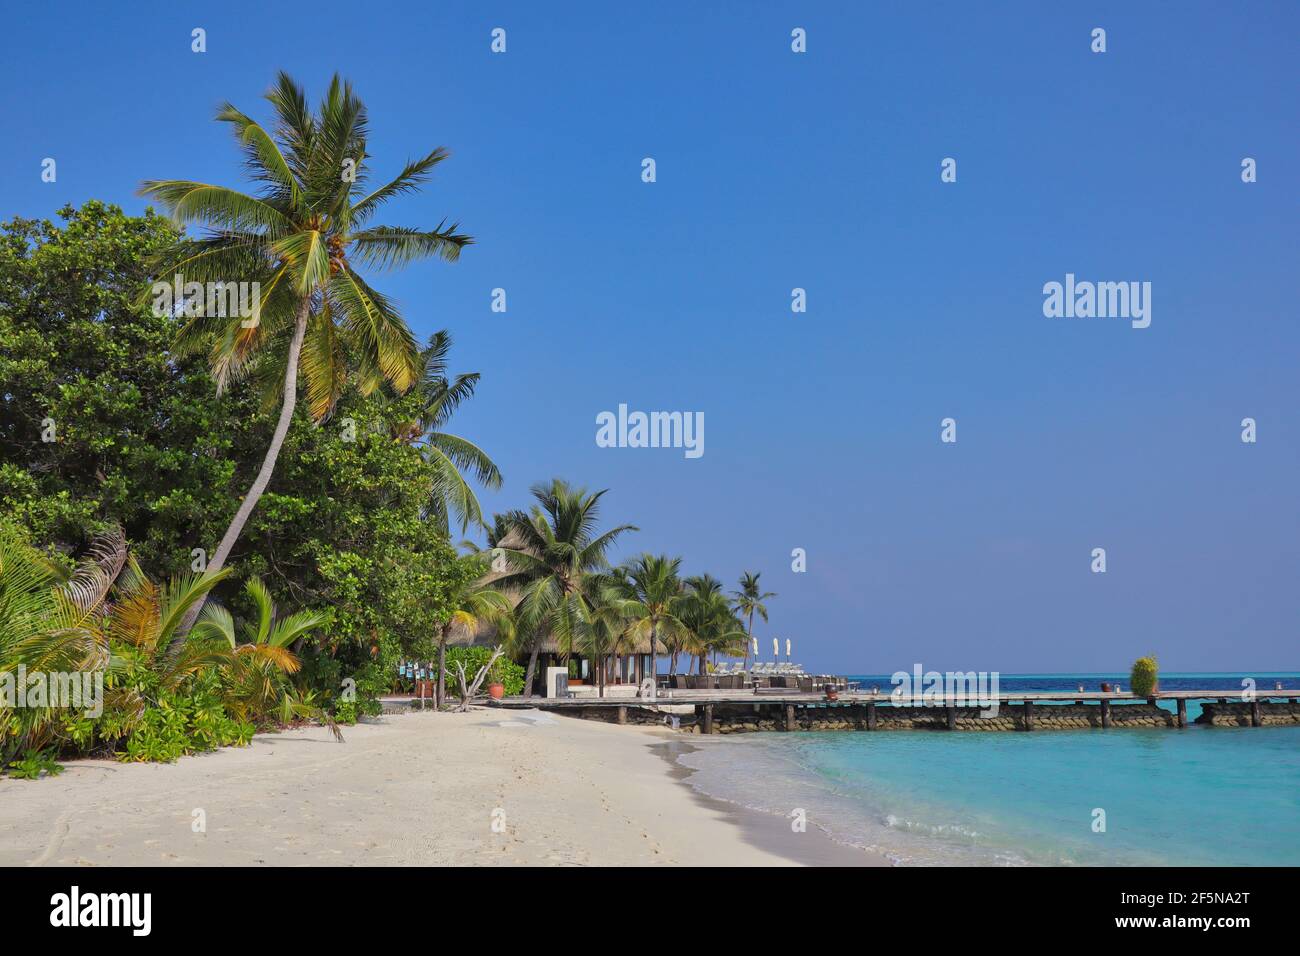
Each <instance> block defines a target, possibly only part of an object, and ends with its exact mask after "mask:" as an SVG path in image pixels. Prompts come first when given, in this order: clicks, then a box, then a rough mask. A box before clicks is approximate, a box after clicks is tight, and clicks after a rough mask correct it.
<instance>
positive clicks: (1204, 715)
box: [1196, 701, 1300, 727]
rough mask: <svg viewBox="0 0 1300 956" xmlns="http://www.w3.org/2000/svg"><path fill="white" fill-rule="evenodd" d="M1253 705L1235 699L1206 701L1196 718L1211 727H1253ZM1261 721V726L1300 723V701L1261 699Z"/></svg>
mask: <svg viewBox="0 0 1300 956" xmlns="http://www.w3.org/2000/svg"><path fill="white" fill-rule="evenodd" d="M1252 706H1253V705H1251V704H1248V703H1245V702H1242V701H1233V702H1231V703H1217V702H1216V703H1209V702H1206V703H1204V704H1202V705H1201V715H1200V716H1199V717H1197V718H1196V722H1197V723H1198V724H1209V725H1210V726H1211V727H1251V726H1254V720H1253V719H1252V716H1251V712H1252ZM1259 723H1260V726H1261V727H1268V726H1278V725H1282V724H1300V702H1297V701H1288V702H1286V703H1270V702H1268V701H1260V702H1259Z"/></svg>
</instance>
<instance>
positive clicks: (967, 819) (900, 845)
mask: <svg viewBox="0 0 1300 956" xmlns="http://www.w3.org/2000/svg"><path fill="white" fill-rule="evenodd" d="M1242 676H1244V675H1239V674H1213V675H1207V674H1196V675H1167V676H1166V675H1161V680H1160V684H1161V688H1162V689H1165V690H1175V689H1180V688H1185V689H1205V688H1214V689H1219V688H1225V689H1226V688H1230V687H1240V686H1241V684H1240V681H1241V679H1242ZM1251 676H1253V677H1254V678H1255V679H1256V681H1257V683H1258V685H1259V687H1261V688H1265V689H1271V688H1273V686H1274V682H1275V681H1278V680H1280V681H1281V682H1282V685H1283V687H1285V688H1288V689H1290V688H1297V687H1300V675H1297V674H1294V673H1288V674H1255V675H1251ZM855 679H858V678H855ZM861 679H862V681H863V686H864V687H871V686H873V684H879V685H880V687H881V690H882V692H883V691H885V690H886V689H887V688H889V686H890V684H889V679H888V677H887V676H886V677H873V676H867V677H864V678H861ZM1101 680H1110V681H1116V680H1118V681H1119V683H1120V684H1121V685H1122V686H1124V689H1126V690H1127V689H1128V688H1127V678H1126V676H1124V675H1017V676H1015V677H1011V676H1003V677H1002V681H1001V684H1002V691H1003V692H1012V693H1014V692H1015V691H1018V690H1019V691H1028V690H1075V689H1077V687H1078V684H1079V683H1081V682H1082V683H1083V684H1084V687H1085V689H1087V690H1095V689H1097V684H1098V683H1099V682H1100V681H1101ZM1198 710H1199V709H1193V708H1190V707H1189V714H1190V715H1192V716H1194V715H1195V713H1196V712H1198ZM681 761H682V763H683V764H685V765H686V766H688V767H690V768H692V769H693V770H694V771H695V772H694V773H693V774H692V775H691V777H690V778H689V782H690V783H691V784H692V785H693V786H695V787H697V788H698V789H700V790H701V791H703V792H705V793H708V794H710V795H711V796H715V797H719V798H721V799H724V800H729V801H732V802H734V803H738V804H741V805H743V806H747V807H751V808H753V809H757V810H761V811H765V812H769V813H776V814H781V815H789V814H790V813H791V812H792V811H794V810H795V809H796V808H801V809H803V810H804V811H805V812H806V817H807V821H808V825H809V826H810V827H814V826H815V827H818V828H819V829H821V830H823V831H824V832H826V833H827V834H828V835H829V836H831V837H832V838H833V839H836V840H838V841H840V842H843V843H847V844H850V845H854V846H860V847H864V848H867V849H871V850H874V851H877V852H880V853H883V854H885V855H886V856H888V857H889V858H890V859H891V860H893V861H894V862H895V863H898V864H900V865H945V864H947V865H951V864H972V865H1023V864H1030V865H1033V864H1042V865H1103V866H1128V865H1157V866H1159V865H1294V864H1295V862H1296V860H1297V859H1298V858H1300V726H1295V727H1259V728H1251V727H1244V728H1226V727H1220V728H1209V727H1198V726H1191V727H1189V728H1187V729H1186V730H1181V731H1180V730H1174V729H1152V730H1111V731H1100V730H1079V731H1040V732H1035V733H988V734H977V733H960V732H958V733H948V732H946V731H890V732H880V733H854V732H825V731H824V732H804V733H781V734H766V733H765V734H738V735H735V736H728V737H725V738H720V739H717V740H710V741H708V742H707V743H704V744H703V746H701V748H700V749H699V750H698V751H696V752H693V753H690V754H687V755H685V756H684V757H682V758H681ZM1098 811H1101V812H1102V813H1104V823H1105V829H1104V831H1100V832H1099V831H1098V830H1096V829H1094V827H1095V823H1096V822H1097V821H1099V820H1101V819H1103V818H1102V816H1101V815H1100V814H1099V813H1098Z"/></svg>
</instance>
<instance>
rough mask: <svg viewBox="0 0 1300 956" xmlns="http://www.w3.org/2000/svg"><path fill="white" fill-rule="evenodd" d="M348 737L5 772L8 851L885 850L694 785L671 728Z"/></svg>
mask: <svg viewBox="0 0 1300 956" xmlns="http://www.w3.org/2000/svg"><path fill="white" fill-rule="evenodd" d="M344 734H345V736H346V741H345V742H344V743H341V744H340V743H337V742H335V741H334V739H333V738H332V737H331V735H330V734H329V733H328V732H327V731H326V730H324V729H322V728H303V729H299V730H292V731H287V732H284V733H279V734H266V735H262V736H258V737H256V738H254V740H253V743H252V744H251V745H250V746H249V747H244V748H227V749H224V750H221V751H218V752H215V753H211V754H203V755H200V756H195V757H186V758H183V759H181V760H179V761H177V762H176V763H173V764H122V763H116V762H114V761H105V760H85V761H74V762H70V763H68V764H65V766H66V768H67V769H66V770H65V771H64V773H63V774H62V775H60V776H58V777H55V778H52V779H44V780H39V781H24V780H11V779H4V780H0V865H6V866H14V865H86V866H156V865H191V866H209V865H269V866H313V865H329V866H339V865H361V866H387V865H544V866H549V865H560V866H564V865H575V866H593V865H594V866H623V865H647V864H649V865H687V866H691V865H719V864H723V865H738V866H772V865H789V864H829V865H881V864H883V863H884V862H885V861H884V860H883V859H882V858H879V857H875V856H872V855H869V854H866V853H863V852H861V851H858V850H856V849H851V848H847V847H843V846H841V845H839V844H836V843H833V842H832V841H830V840H829V839H827V838H826V837H825V836H824V835H822V834H820V833H819V832H817V831H815V830H814V829H812V828H810V829H809V831H808V832H807V833H792V832H791V831H790V825H789V822H788V821H787V820H785V819H783V818H780V817H775V816H767V815H763V814H756V813H752V812H750V811H743V810H739V809H738V808H735V807H733V806H731V805H729V804H723V803H721V802H719V801H714V800H711V799H707V798H703V797H701V796H699V795H698V794H696V793H695V792H694V791H693V790H692V789H691V788H690V787H689V786H688V784H687V783H686V782H685V778H686V777H687V776H689V772H688V771H685V770H684V769H683V768H681V767H679V766H677V765H676V763H675V762H674V761H673V760H672V756H673V753H674V752H679V751H680V749H681V748H682V747H683V746H687V744H686V743H685V742H684V741H683V739H682V736H681V735H680V734H674V733H672V732H670V731H667V730H658V729H654V728H645V727H635V726H621V727H620V726H616V725H613V724H602V723H594V722H590V721H582V720H576V719H571V718H565V717H555V716H552V715H549V714H545V713H541V712H538V711H531V710H530V711H500V710H486V709H484V710H473V711H471V712H469V713H465V714H449V713H443V714H435V713H432V712H429V713H423V714H420V713H413V714H402V715H396V716H385V717H383V718H380V719H378V720H376V721H374V722H368V723H364V724H359V725H357V726H355V727H350V728H345V730H344ZM697 739H698V738H697ZM712 743H713V742H712V741H709V742H701V744H702V745H705V746H709V745H712ZM719 743H720V744H725V742H721V741H720V742H719ZM695 745H696V744H694V743H692V744H690V746H695ZM200 824H202V825H201V826H200Z"/></svg>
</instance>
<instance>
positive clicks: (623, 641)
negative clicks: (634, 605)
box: [580, 573, 634, 697]
mask: <svg viewBox="0 0 1300 956" xmlns="http://www.w3.org/2000/svg"><path fill="white" fill-rule="evenodd" d="M589 578H590V580H588V581H587V582H586V586H585V587H584V589H583V590H584V593H586V594H587V595H588V601H587V605H586V617H585V619H584V621H583V622H582V623H583V627H582V631H581V641H580V644H581V647H582V650H583V652H584V653H585V654H586V655H587V656H588V657H589V658H590V659H591V662H592V673H593V676H594V677H595V678H596V684H597V687H598V688H599V694H600V696H601V697H604V696H605V683H606V676H607V675H606V671H607V666H608V662H609V658H610V657H612V656H615V655H618V654H622V653H624V652H626V651H627V649H628V648H629V647H630V646H632V645H633V644H634V640H633V635H632V634H631V633H630V631H629V629H628V624H629V623H630V620H629V617H628V613H627V610H626V607H625V605H624V600H625V595H626V593H627V592H626V584H625V580H624V579H623V578H622V576H621V575H619V574H617V573H611V574H599V575H590V576H589Z"/></svg>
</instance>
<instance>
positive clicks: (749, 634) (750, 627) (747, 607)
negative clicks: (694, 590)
mask: <svg viewBox="0 0 1300 956" xmlns="http://www.w3.org/2000/svg"><path fill="white" fill-rule="evenodd" d="M761 573H762V572H759V573H755V572H753V571H745V572H744V573H743V574H741V576H740V590H739V591H732V592H731V593H732V598H733V600H732V604H733V606H734V607H735V608H736V612H737V613H738V614H741V615H742V616H744V617H746V618H748V624H747V626H746V628H745V666H746V667H748V666H749V651H750V648H751V647H752V646H753V644H754V615H755V614H758V616H759V617H761V618H762V619H763V621H764V622H766V621H767V605H766V604H764V603H763V602H764V601H766V600H768V599H769V598H774V597H776V594H775V593H774V592H772V591H763V590H762V589H761V588H759V586H758V579H759V577H760V576H761Z"/></svg>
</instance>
